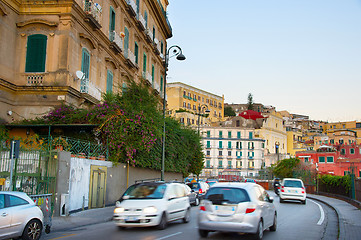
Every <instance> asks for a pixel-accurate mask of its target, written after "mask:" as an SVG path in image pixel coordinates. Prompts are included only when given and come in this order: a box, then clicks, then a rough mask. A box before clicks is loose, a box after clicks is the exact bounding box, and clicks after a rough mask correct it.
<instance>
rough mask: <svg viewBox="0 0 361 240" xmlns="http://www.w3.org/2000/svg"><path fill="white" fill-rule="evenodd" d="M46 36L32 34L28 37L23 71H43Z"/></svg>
mask: <svg viewBox="0 0 361 240" xmlns="http://www.w3.org/2000/svg"><path fill="white" fill-rule="evenodd" d="M46 44H47V37H46V36H45V35H42V34H34V35H30V36H29V37H28V42H27V46H26V48H27V49H26V63H25V72H45V60H46Z"/></svg>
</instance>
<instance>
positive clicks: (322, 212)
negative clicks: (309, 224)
mask: <svg viewBox="0 0 361 240" xmlns="http://www.w3.org/2000/svg"><path fill="white" fill-rule="evenodd" d="M308 201H311V202H313V203H314V204H316V205H317V206H318V207H319V209H320V212H321V216H320V220H318V222H317V225H321V224H322V223H323V221H324V220H325V212H324V211H323V208H322V206H321V205H320V204H318V203H317V202H315V201H313V200H311V199H308Z"/></svg>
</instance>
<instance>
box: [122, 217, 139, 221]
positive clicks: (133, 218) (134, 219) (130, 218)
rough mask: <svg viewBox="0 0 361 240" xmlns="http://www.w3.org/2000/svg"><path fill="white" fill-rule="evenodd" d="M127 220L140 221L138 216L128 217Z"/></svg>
mask: <svg viewBox="0 0 361 240" xmlns="http://www.w3.org/2000/svg"><path fill="white" fill-rule="evenodd" d="M125 220H126V221H138V217H127V218H126V219H125Z"/></svg>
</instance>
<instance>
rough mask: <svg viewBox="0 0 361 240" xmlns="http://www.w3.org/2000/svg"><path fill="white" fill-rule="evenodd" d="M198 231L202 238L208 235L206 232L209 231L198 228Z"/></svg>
mask: <svg viewBox="0 0 361 240" xmlns="http://www.w3.org/2000/svg"><path fill="white" fill-rule="evenodd" d="M198 232H199V235H200V236H201V237H202V238H206V237H207V236H208V233H209V231H207V230H198Z"/></svg>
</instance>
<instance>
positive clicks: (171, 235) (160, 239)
mask: <svg viewBox="0 0 361 240" xmlns="http://www.w3.org/2000/svg"><path fill="white" fill-rule="evenodd" d="M182 233H183V232H177V233H173V234H170V235H167V236H164V237H161V238H157V239H156V240H162V239H166V238H170V237H173V236H176V235H179V234H182Z"/></svg>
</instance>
